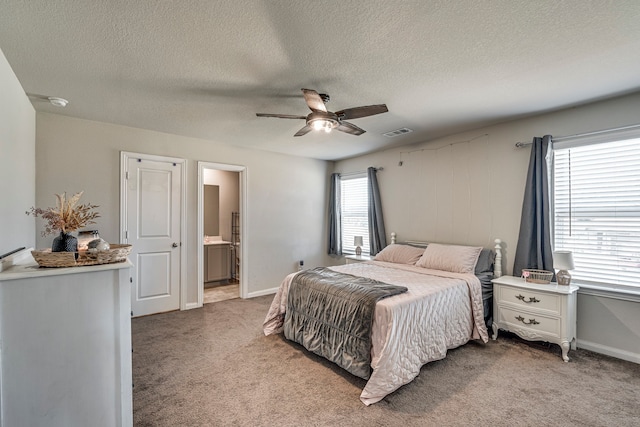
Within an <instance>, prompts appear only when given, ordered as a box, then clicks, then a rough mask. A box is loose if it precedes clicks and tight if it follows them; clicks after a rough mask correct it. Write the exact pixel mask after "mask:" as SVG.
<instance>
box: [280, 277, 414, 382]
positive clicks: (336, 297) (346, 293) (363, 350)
mask: <svg viewBox="0 0 640 427" xmlns="http://www.w3.org/2000/svg"><path fill="white" fill-rule="evenodd" d="M406 291H407V288H405V287H404V286H395V285H389V284H386V283H382V282H378V281H376V280H372V279H368V278H365V277H357V276H353V275H351V274H344V273H338V272H336V271H333V270H330V269H328V268H324V267H319V268H314V269H312V270H305V271H301V272H300V273H298V274H296V275H295V276H294V278H293V280H292V281H291V286H290V287H289V296H288V299H287V311H286V314H285V321H284V336H285V337H286V338H287V339H289V340H291V341H295V342H297V343H299V344H302V345H303V346H304V347H305V348H306V349H307V350H309V351H311V352H313V353H315V354H317V355H319V356H322V357H324V358H326V359H328V360H330V361H332V362H334V363H336V364H337V365H338V366H340V367H342V368H343V369H345V370H347V371H348V372H350V373H352V374H353V375H356V376H358V377H360V378H364V379H369V376H370V375H371V325H372V324H373V314H374V310H375V306H376V302H378V301H379V300H381V299H383V298H386V297H390V296H393V295H397V294H400V293H403V292H406Z"/></svg>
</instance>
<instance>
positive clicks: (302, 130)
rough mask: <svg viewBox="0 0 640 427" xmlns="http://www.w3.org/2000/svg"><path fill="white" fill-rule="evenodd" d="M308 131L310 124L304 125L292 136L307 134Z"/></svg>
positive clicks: (309, 130)
mask: <svg viewBox="0 0 640 427" xmlns="http://www.w3.org/2000/svg"><path fill="white" fill-rule="evenodd" d="M309 132H311V126H309V125H306V126H305V127H303V128H302V129H300V130H299V131H298V132H296V134H295V135H293V136H302V135H306V134H308V133H309Z"/></svg>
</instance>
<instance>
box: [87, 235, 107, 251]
mask: <svg viewBox="0 0 640 427" xmlns="http://www.w3.org/2000/svg"><path fill="white" fill-rule="evenodd" d="M109 249H110V246H109V243H107V241H105V240H104V239H102V238H100V237H98V238H97V239H95V240H92V241H90V242H89V243H88V244H87V250H88V251H89V252H90V253H93V252H98V251H108V250H109Z"/></svg>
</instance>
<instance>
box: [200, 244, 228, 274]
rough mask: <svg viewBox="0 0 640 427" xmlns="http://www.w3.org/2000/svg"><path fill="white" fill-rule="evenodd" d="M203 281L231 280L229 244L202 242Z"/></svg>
mask: <svg viewBox="0 0 640 427" xmlns="http://www.w3.org/2000/svg"><path fill="white" fill-rule="evenodd" d="M204 242H205V243H204V281H205V282H221V281H224V280H229V279H230V278H231V242H227V241H224V240H211V239H208V238H205V241H204Z"/></svg>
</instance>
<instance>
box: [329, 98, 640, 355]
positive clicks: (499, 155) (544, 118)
mask: <svg viewBox="0 0 640 427" xmlns="http://www.w3.org/2000/svg"><path fill="white" fill-rule="evenodd" d="M638 111H640V93H636V94H633V95H628V96H623V97H619V98H616V99H611V100H607V101H601V102H596V103H592V104H588V105H584V106H580V107H575V108H570V109H566V110H562V111H557V112H553V113H547V114H542V115H539V116H536V117H532V118H527V119H521V120H515V121H511V122H506V123H502V124H497V125H494V126H488V127H485V128H481V129H477V130H474V131H470V132H464V133H460V134H457V135H452V136H450V137H447V138H440V139H437V140H433V141H430V142H428V143H423V144H417V145H413V146H401V147H398V148H394V149H389V150H386V151H383V152H379V153H373V154H369V155H365V156H360V157H356V158H353V159H348V160H343V161H340V162H337V163H336V167H335V171H336V172H353V171H359V170H364V169H366V168H367V167H368V166H378V167H379V166H382V167H384V170H383V171H382V172H380V173H378V182H379V185H380V192H381V197H382V201H383V211H384V218H385V227H386V231H387V234H389V233H391V232H392V231H395V232H396V233H397V234H398V239H399V240H403V239H404V240H406V239H419V240H426V241H436V242H449V243H467V244H474V245H483V246H491V243H492V242H493V240H494V239H496V238H500V239H502V240H503V242H504V243H503V248H504V255H505V263H504V266H505V267H506V269H505V270H504V271H505V272H506V274H511V272H512V268H513V257H514V252H515V248H516V244H517V238H518V231H519V227H520V215H521V209H522V197H523V194H524V186H525V179H526V174H527V167H528V163H529V149H528V148H524V149H518V148H515V146H514V144H515V143H516V142H518V141H523V142H529V141H531V139H532V138H533V137H534V136H543V135H545V134H550V135H555V136H567V135H572V134H578V133H585V132H590V131H595V130H601V129H607V128H614V127H618V126H625V125H631V124H637V123H639V122H640V118H639V116H638ZM407 126H408V127H411V125H410V124H407ZM400 138H401V137H400ZM400 161H402V162H403V165H402V166H399V162H400ZM598 298H601V297H596V296H594V295H587V294H584V293H583V294H581V295H580V296H579V298H578V300H579V308H580V310H579V312H578V338H579V344H580V341H582V344H583V347H589V348H591V349H593V350H595V351H601V352H605V351H609V352H611V353H615V354H616V355H618V356H624V355H627V356H626V357H625V358H627V359H629V358H631V359H634V360H635V361H637V362H639V363H640V328H635V329H632V328H631V327H630V326H635V325H638V323H639V322H638V319H640V303H638V302H633V301H621V300H616V302H615V303H611V304H603V303H601V300H599V299H598ZM607 300H610V298H607ZM596 319H607V320H605V321H604V324H599V327H597V328H595V327H592V326H593V324H594V323H596V322H599V321H600V320H596ZM613 319H617V320H615V321H613ZM620 323H623V324H624V326H625V327H623V328H620V327H619V326H620ZM603 329H604V330H605V331H606V332H607V333H605V334H602V333H601V332H602V330H603ZM629 354H631V355H633V356H628V355H629Z"/></svg>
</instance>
